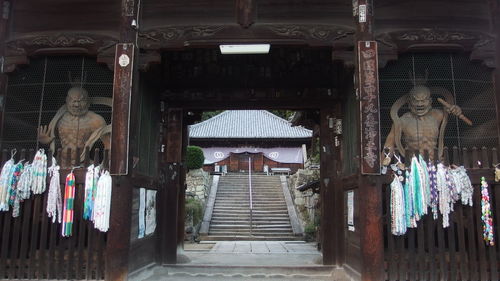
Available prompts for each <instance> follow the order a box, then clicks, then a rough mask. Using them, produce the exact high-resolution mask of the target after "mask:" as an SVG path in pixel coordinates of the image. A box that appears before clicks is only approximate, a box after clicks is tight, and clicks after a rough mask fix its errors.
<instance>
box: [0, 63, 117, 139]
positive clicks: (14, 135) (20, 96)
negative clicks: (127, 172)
mask: <svg viewBox="0 0 500 281" xmlns="http://www.w3.org/2000/svg"><path fill="white" fill-rule="evenodd" d="M70 77H71V80H72V81H73V82H75V81H80V83H81V84H82V86H83V88H85V89H86V90H87V91H88V94H89V98H92V97H109V98H111V97H112V94H113V73H112V72H111V71H110V70H109V69H107V68H106V67H105V66H102V65H98V64H97V63H96V62H95V60H93V59H91V58H86V57H81V56H64V57H44V58H38V59H32V60H31V61H30V64H29V65H28V66H25V67H22V68H20V69H19V70H18V71H16V72H15V73H13V74H12V75H10V76H9V84H8V88H7V99H6V104H5V114H4V125H3V131H2V132H3V133H2V141H1V148H2V149H12V148H17V149H23V148H24V149H37V148H39V147H44V148H46V149H48V146H45V145H43V144H40V143H39V142H38V141H37V128H39V127H40V126H41V125H48V124H49V123H50V121H51V120H52V118H53V117H54V115H55V114H56V112H57V110H58V109H59V108H60V107H61V106H62V105H64V104H65V102H66V95H67V91H68V90H69V89H70V88H71V87H72V85H71V82H70ZM89 110H91V111H93V112H95V113H97V114H100V115H101V116H102V117H103V118H104V119H105V120H106V123H108V124H109V123H110V122H111V108H110V107H108V106H104V105H91V106H90V108H89ZM96 146H97V147H102V143H101V142H98V143H97V144H96Z"/></svg>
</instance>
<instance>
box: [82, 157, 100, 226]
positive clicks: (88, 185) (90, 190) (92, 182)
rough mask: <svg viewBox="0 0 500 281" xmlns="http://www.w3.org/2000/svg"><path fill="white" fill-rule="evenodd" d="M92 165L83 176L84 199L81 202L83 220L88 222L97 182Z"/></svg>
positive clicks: (90, 216)
mask: <svg viewBox="0 0 500 281" xmlns="http://www.w3.org/2000/svg"><path fill="white" fill-rule="evenodd" d="M95 172H96V171H95V168H94V165H93V164H92V165H90V166H89V167H88V168H87V173H86V174H85V198H84V202H83V219H86V220H89V219H91V218H92V208H93V206H94V189H96V188H97V180H96V177H95V176H94V173H95Z"/></svg>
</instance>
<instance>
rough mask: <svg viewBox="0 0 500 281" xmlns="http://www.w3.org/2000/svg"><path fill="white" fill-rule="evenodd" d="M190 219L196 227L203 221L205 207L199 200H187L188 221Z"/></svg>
mask: <svg viewBox="0 0 500 281" xmlns="http://www.w3.org/2000/svg"><path fill="white" fill-rule="evenodd" d="M190 219H192V222H193V226H194V227H196V225H198V223H200V222H201V220H202V219H203V205H202V203H201V201H200V200H199V199H196V198H187V199H186V221H189V220H190Z"/></svg>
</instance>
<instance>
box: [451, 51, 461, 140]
mask: <svg viewBox="0 0 500 281" xmlns="http://www.w3.org/2000/svg"><path fill="white" fill-rule="evenodd" d="M450 66H451V82H452V84H453V101H454V102H455V105H457V104H458V103H457V92H456V88H455V67H454V63H453V55H451V54H450ZM455 124H456V127H457V143H458V147H459V148H461V147H462V144H461V142H460V126H459V125H458V116H456V115H455Z"/></svg>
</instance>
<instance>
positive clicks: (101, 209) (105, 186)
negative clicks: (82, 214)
mask: <svg viewBox="0 0 500 281" xmlns="http://www.w3.org/2000/svg"><path fill="white" fill-rule="evenodd" d="M111 189H112V180H111V176H110V175H109V172H108V171H106V172H104V173H103V174H102V175H101V177H100V178H99V181H98V183H97V192H96V197H95V205H94V218H93V219H94V227H95V228H97V229H98V230H100V231H102V232H106V231H108V229H109V215H110V211H111Z"/></svg>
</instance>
